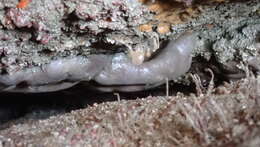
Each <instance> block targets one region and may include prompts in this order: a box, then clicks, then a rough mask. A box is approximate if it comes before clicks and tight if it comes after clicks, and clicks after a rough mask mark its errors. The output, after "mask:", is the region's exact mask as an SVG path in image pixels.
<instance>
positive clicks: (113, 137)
mask: <svg viewBox="0 0 260 147" xmlns="http://www.w3.org/2000/svg"><path fill="white" fill-rule="evenodd" d="M197 84H200V83H197ZM259 86H260V77H258V78H257V77H247V78H246V79H243V80H241V81H239V82H236V83H232V84H227V83H226V84H225V85H224V86H221V87H218V88H216V89H212V88H211V87H209V88H208V89H199V87H197V88H198V94H199V96H195V95H191V96H185V95H182V94H179V95H177V96H170V97H147V98H145V99H137V100H131V101H126V100H120V99H119V101H116V102H106V103H102V104H99V105H98V104H94V105H93V106H91V107H88V108H86V109H81V110H76V111H72V112H71V113H67V114H62V115H56V116H52V117H50V118H48V119H44V118H43V119H41V120H37V119H36V120H35V119H33V118H34V117H37V114H34V115H32V116H30V117H25V119H22V120H20V121H19V123H16V124H14V125H12V126H10V127H9V128H6V129H4V130H1V131H0V145H1V146H5V147H9V146H180V147H181V146H198V147H199V146H205V147H206V146H208V147H210V146H214V147H217V146H223V147H224V146H237V147H248V146H250V147H257V146H259V145H260V138H259V135H260V127H259V125H260V110H259V107H260V105H259V102H260V93H259V89H260V88H259ZM200 90H205V91H206V92H205V93H204V92H203V93H200V92H199V91H200ZM33 116H34V117H33Z"/></svg>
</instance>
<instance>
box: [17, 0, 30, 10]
mask: <svg viewBox="0 0 260 147" xmlns="http://www.w3.org/2000/svg"><path fill="white" fill-rule="evenodd" d="M30 2H31V0H20V1H19V3H18V4H17V5H16V8H21V9H24V8H26V7H27V6H28V5H29V3H30Z"/></svg>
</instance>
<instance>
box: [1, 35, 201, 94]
mask: <svg viewBox="0 0 260 147" xmlns="http://www.w3.org/2000/svg"><path fill="white" fill-rule="evenodd" d="M195 46H196V38H195V35H193V34H191V33H186V34H184V35H182V36H181V37H179V38H178V39H177V40H173V41H170V42H169V43H168V45H167V46H166V47H165V48H163V49H162V51H161V52H160V53H159V54H158V55H157V56H155V57H154V58H153V59H151V60H150V61H147V62H144V63H143V64H141V65H136V64H133V63H132V61H131V59H130V58H129V57H128V56H127V55H125V54H123V53H117V54H114V55H90V56H88V57H82V56H77V57H73V58H63V59H59V60H56V61H52V62H51V63H50V64H47V65H43V66H41V67H34V68H30V69H26V70H22V71H18V72H16V73H14V74H12V75H2V76H0V91H7V92H50V91H58V90H62V89H66V88H69V87H72V86H74V85H76V84H77V83H79V82H88V81H90V80H94V81H96V82H97V83H99V84H100V85H101V86H100V87H97V89H99V90H103V91H140V90H144V89H147V88H149V87H151V86H149V85H160V84H162V83H164V81H165V80H166V79H168V80H173V79H175V78H177V77H179V76H180V75H182V74H184V73H185V72H187V71H188V70H189V68H190V65H191V51H192V50H193V49H194V47H195ZM102 85H105V87H106V88H104V87H102ZM147 85H148V86H147Z"/></svg>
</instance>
